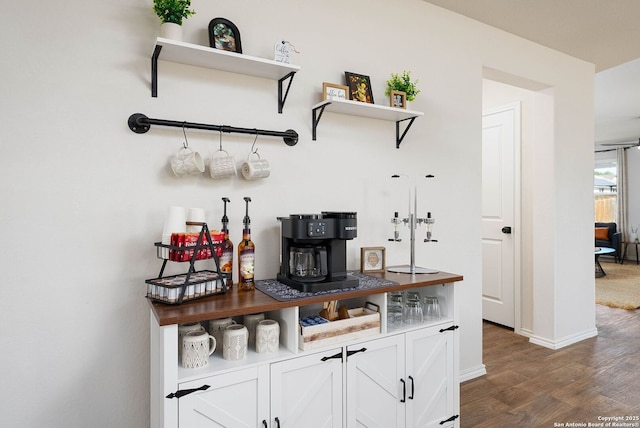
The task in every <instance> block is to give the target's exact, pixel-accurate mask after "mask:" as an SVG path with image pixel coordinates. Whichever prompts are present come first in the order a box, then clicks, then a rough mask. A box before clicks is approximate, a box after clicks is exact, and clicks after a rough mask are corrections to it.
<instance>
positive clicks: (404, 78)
mask: <svg viewBox="0 0 640 428" xmlns="http://www.w3.org/2000/svg"><path fill="white" fill-rule="evenodd" d="M417 84H418V80H416V81H414V82H412V81H411V72H410V71H406V70H405V71H403V72H402V74H397V73H391V79H389V80H387V90H386V91H385V93H384V94H385V95H386V96H390V95H391V91H401V92H404V93H405V94H406V96H407V101H413V100H415V99H416V95H418V94H419V93H420V89H418V86H417Z"/></svg>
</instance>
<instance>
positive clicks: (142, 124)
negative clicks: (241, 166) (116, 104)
mask: <svg viewBox="0 0 640 428" xmlns="http://www.w3.org/2000/svg"><path fill="white" fill-rule="evenodd" d="M127 123H128V125H129V129H131V130H132V131H133V132H135V133H136V134H144V133H145V132H147V131H149V129H151V125H160V126H171V127H173V128H190V129H202V130H207V131H218V132H226V133H229V134H230V133H236V134H249V135H265V136H268V137H281V138H282V139H283V140H284V143H285V144H286V145H287V146H295V145H296V144H298V133H297V132H296V131H294V130H293V129H287V130H286V131H269V130H266V129H255V128H237V127H234V126H227V125H208V124H206V123H195V122H180V121H177V120H165V119H152V118H150V117H147V116H145V115H144V114H142V113H134V114H132V115H131V116H129V120H128V121H127Z"/></svg>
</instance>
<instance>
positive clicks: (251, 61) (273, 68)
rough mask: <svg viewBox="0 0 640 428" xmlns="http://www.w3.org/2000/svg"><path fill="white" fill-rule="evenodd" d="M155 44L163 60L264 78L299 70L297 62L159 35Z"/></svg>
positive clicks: (281, 76)
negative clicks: (279, 60) (158, 47)
mask: <svg viewBox="0 0 640 428" xmlns="http://www.w3.org/2000/svg"><path fill="white" fill-rule="evenodd" d="M157 46H162V51H161V52H160V56H159V59H161V60H164V61H172V62H178V63H180V64H187V65H195V66H198V67H203V68H212V69H216V70H222V71H229V72H232V73H240V74H246V75H248V76H256V77H263V78H265V79H272V80H278V79H282V78H283V77H286V76H287V75H289V73H291V72H294V73H296V72H298V71H300V66H298V65H292V64H285V63H282V62H277V61H273V60H269V59H264V58H258V57H255V56H250V55H244V54H239V53H236V52H229V51H225V50H221V49H214V48H210V47H208V46H201V45H194V44H192V43H185V42H179V41H177V40H171V39H165V38H162V37H158V38H157V40H156V47H157Z"/></svg>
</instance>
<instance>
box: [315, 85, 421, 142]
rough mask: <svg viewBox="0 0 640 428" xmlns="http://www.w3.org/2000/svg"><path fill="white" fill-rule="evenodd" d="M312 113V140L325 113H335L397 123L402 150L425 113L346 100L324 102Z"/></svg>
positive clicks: (397, 140)
mask: <svg viewBox="0 0 640 428" xmlns="http://www.w3.org/2000/svg"><path fill="white" fill-rule="evenodd" d="M311 111H312V123H311V125H312V139H313V141H315V140H316V136H317V128H318V124H319V123H320V119H321V118H322V115H323V114H324V112H325V111H326V112H333V113H340V114H347V115H351V116H360V117H368V118H371V119H380V120H387V121H392V122H395V123H396V148H397V149H399V148H400V144H401V143H402V140H403V139H404V137H405V135H406V134H407V132H408V131H409V128H411V125H413V122H414V120H415V119H416V118H417V117H420V116H423V115H424V113H422V112H420V111H414V110H406V109H400V108H396V107H387V106H382V105H378V104H369V103H363V102H359V101H352V100H345V99H342V98H330V99H327V100H324V101H322V102H320V103H318V104H316V105H314V106H313V107H312V108H311ZM406 121H408V123H407V124H406V126H405V128H404V131H402V132H400V124H401V123H402V122H406Z"/></svg>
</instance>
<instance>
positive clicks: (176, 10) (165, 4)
mask: <svg viewBox="0 0 640 428" xmlns="http://www.w3.org/2000/svg"><path fill="white" fill-rule="evenodd" d="M190 7H191V0H153V11H154V12H155V13H156V15H158V16H159V17H160V19H161V20H162V22H163V23H165V22H172V23H174V24H178V25H182V20H183V19H185V18H188V17H190V16H191V15H195V11H193V10H191V9H189V8H190Z"/></svg>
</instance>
